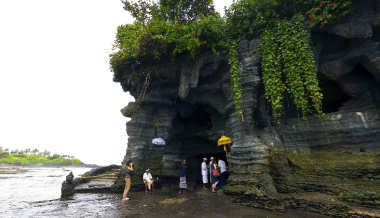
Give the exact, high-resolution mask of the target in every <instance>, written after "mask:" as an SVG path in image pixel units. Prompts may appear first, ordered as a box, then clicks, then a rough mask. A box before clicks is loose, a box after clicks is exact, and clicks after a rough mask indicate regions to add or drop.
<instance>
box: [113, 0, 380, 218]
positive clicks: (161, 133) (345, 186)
mask: <svg viewBox="0 0 380 218" xmlns="http://www.w3.org/2000/svg"><path fill="white" fill-rule="evenodd" d="M360 3H361V4H360V8H359V6H358V5H357V7H358V11H359V13H358V15H357V16H355V17H352V18H351V19H348V20H346V21H344V22H342V23H340V24H337V25H333V26H330V27H329V28H328V29H327V30H315V31H314V30H313V32H312V33H311V34H312V39H313V44H314V46H315V52H316V55H315V56H316V62H317V63H318V71H319V72H318V74H319V79H320V86H321V89H322V91H323V93H324V96H325V97H324V111H325V112H326V114H327V116H326V118H325V119H318V118H315V117H313V116H310V117H309V118H308V121H303V120H301V119H299V118H298V114H297V112H296V110H294V108H293V106H292V105H289V106H288V107H287V109H286V114H285V116H284V118H283V120H282V121H281V123H282V124H281V126H276V125H274V123H273V120H272V118H271V109H270V105H268V103H267V102H266V100H265V98H264V89H263V82H262V78H261V71H260V57H259V56H258V54H257V44H258V42H259V39H253V40H250V41H249V40H243V41H241V43H240V45H239V55H240V57H239V58H240V67H241V71H242V80H241V81H242V89H243V114H244V116H243V118H244V119H243V120H239V118H238V116H237V114H236V112H235V109H234V108H235V106H234V103H233V99H232V95H231V91H230V77H229V66H228V61H227V57H224V56H216V55H213V54H202V55H200V56H199V57H197V58H196V59H195V60H188V59H185V58H183V57H178V58H177V59H176V60H175V61H170V60H162V61H160V62H159V63H154V70H153V71H152V72H151V77H150V80H149V81H148V80H147V79H146V78H144V77H143V78H141V80H140V82H138V83H132V82H131V77H132V76H134V75H133V73H135V72H138V69H140V68H143V67H144V66H141V63H136V64H134V65H130V66H118V67H116V68H115V69H114V71H115V78H114V79H115V81H117V82H120V84H121V85H122V87H123V89H124V90H125V91H129V92H130V93H131V94H132V95H133V96H134V97H135V98H136V99H137V101H136V103H130V104H129V105H128V106H127V107H126V108H124V109H123V110H122V113H123V114H124V115H125V116H127V117H130V118H131V120H130V121H129V122H128V123H127V133H128V136H129V139H128V148H127V152H126V155H125V157H124V162H125V161H127V160H133V161H134V162H135V166H136V175H140V174H141V175H142V173H143V171H144V170H145V168H150V169H152V174H153V175H154V176H156V175H157V176H159V177H160V179H161V181H163V182H167V183H170V182H172V183H175V182H177V174H178V170H177V166H178V163H179V161H180V160H181V159H187V160H188V162H189V164H190V169H189V173H190V175H189V176H188V177H189V178H190V180H191V181H192V182H193V183H197V182H198V181H199V180H200V169H199V166H200V161H201V158H202V157H204V156H207V157H209V156H213V155H222V154H223V149H222V148H219V147H217V146H216V141H217V139H218V137H219V136H220V135H221V134H222V133H224V134H225V135H228V136H230V137H231V138H232V140H233V145H232V147H231V152H230V154H229V155H228V156H227V161H228V164H229V172H230V176H229V179H228V183H229V184H228V186H226V187H225V189H224V192H225V193H227V194H230V195H233V196H235V199H236V201H237V202H240V203H242V204H246V205H250V206H257V207H263V208H269V209H278V210H283V209H285V208H299V207H303V208H308V209H309V210H312V211H319V212H321V213H324V214H328V215H334V216H348V215H352V216H359V215H358V214H362V215H363V214H368V213H369V212H368V211H366V209H360V210H359V209H358V208H362V207H363V206H364V207H377V208H378V207H380V203H379V202H380V195H379V194H378V193H380V156H379V154H378V152H379V151H380V144H379V142H380V103H379V102H380V47H379V45H380V44H379V43H380V8H379V7H380V6H379V4H378V3H376V1H371V0H365V1H361V2H360ZM131 66H132V67H131ZM147 81H148V82H147ZM144 87H145V89H144ZM141 93H143V95H142V94H141ZM156 137H162V138H164V139H165V140H166V142H167V144H166V146H156V145H154V144H152V143H151V140H152V139H153V138H156ZM120 178H121V176H119V180H118V181H119V182H117V185H115V187H116V188H117V189H118V190H119V189H121V187H122V185H123V183H122V180H121V179H120ZM134 182H135V183H141V178H140V177H139V176H137V177H136V178H135V181H134ZM353 205H354V206H353ZM367 212H368V213H367Z"/></svg>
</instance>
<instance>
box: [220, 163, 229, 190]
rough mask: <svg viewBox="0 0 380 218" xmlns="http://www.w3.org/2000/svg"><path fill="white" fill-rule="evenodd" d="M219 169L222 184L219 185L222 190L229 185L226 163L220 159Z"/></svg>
mask: <svg viewBox="0 0 380 218" xmlns="http://www.w3.org/2000/svg"><path fill="white" fill-rule="evenodd" d="M218 167H219V169H220V178H219V180H220V183H219V186H220V188H223V186H224V185H226V183H227V181H226V180H227V166H226V162H224V160H223V159H221V158H219V160H218Z"/></svg>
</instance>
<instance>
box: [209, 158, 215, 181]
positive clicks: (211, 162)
mask: <svg viewBox="0 0 380 218" xmlns="http://www.w3.org/2000/svg"><path fill="white" fill-rule="evenodd" d="M213 163H214V157H210V163H209V165H208V168H209V170H210V172H209V173H210V184H212V183H211V181H212V169H213Z"/></svg>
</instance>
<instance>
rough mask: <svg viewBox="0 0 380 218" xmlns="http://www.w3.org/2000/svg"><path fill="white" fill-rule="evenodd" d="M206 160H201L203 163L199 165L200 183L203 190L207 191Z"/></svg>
mask: <svg viewBox="0 0 380 218" xmlns="http://www.w3.org/2000/svg"><path fill="white" fill-rule="evenodd" d="M207 168H208V167H207V158H206V157H204V158H203V162H202V164H201V175H202V182H203V189H204V190H207V184H208V169H207Z"/></svg>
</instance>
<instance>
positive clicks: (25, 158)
mask: <svg viewBox="0 0 380 218" xmlns="http://www.w3.org/2000/svg"><path fill="white" fill-rule="evenodd" d="M81 163H82V162H81V161H80V160H79V159H76V158H72V159H69V158H63V157H55V156H48V157H43V156H40V155H33V154H9V155H6V156H3V157H0V164H15V165H32V164H43V165H77V164H81Z"/></svg>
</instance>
